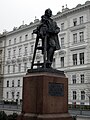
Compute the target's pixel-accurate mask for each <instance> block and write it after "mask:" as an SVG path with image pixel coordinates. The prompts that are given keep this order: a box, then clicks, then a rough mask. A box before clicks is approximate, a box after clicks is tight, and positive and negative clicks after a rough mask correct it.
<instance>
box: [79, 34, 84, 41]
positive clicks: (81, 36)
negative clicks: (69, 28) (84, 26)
mask: <svg viewBox="0 0 90 120" xmlns="http://www.w3.org/2000/svg"><path fill="white" fill-rule="evenodd" d="M79 37H80V42H82V41H84V32H80V33H79Z"/></svg>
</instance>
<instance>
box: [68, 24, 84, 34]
mask: <svg viewBox="0 0 90 120" xmlns="http://www.w3.org/2000/svg"><path fill="white" fill-rule="evenodd" d="M84 28H85V25H83V24H82V25H81V24H80V25H77V26H73V27H71V28H70V30H71V32H73V31H76V30H80V29H84Z"/></svg>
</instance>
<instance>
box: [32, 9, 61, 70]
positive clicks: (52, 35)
mask: <svg viewBox="0 0 90 120" xmlns="http://www.w3.org/2000/svg"><path fill="white" fill-rule="evenodd" d="M51 16H52V11H51V10H50V9H46V10H45V14H44V15H43V16H41V22H40V24H39V26H38V27H37V29H36V30H34V31H33V33H36V34H37V39H36V40H37V41H38V39H39V38H41V39H42V53H43V54H44V55H45V53H44V47H46V51H47V54H46V56H45V57H46V58H47V59H46V68H50V67H51V64H52V62H53V55H54V52H55V51H56V50H59V49H60V44H59V40H58V33H59V32H60V28H59V27H58V26H57V23H56V22H55V21H53V19H52V18H51ZM45 39H46V43H45V44H44V41H45ZM37 41H36V42H37ZM34 57H35V56H34Z"/></svg>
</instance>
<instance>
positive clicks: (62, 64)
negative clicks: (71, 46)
mask: <svg viewBox="0 0 90 120" xmlns="http://www.w3.org/2000/svg"><path fill="white" fill-rule="evenodd" d="M61 67H64V57H61Z"/></svg>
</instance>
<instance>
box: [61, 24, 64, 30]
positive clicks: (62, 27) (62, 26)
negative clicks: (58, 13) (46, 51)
mask: <svg viewBox="0 0 90 120" xmlns="http://www.w3.org/2000/svg"><path fill="white" fill-rule="evenodd" d="M62 30H64V23H61V31H62Z"/></svg>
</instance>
